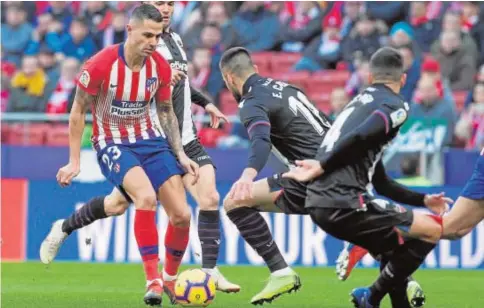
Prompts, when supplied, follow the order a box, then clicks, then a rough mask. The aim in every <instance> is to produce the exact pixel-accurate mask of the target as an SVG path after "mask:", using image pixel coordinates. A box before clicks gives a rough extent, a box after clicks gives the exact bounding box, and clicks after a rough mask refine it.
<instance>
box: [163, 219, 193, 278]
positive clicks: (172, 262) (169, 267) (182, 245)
mask: <svg viewBox="0 0 484 308" xmlns="http://www.w3.org/2000/svg"><path fill="white" fill-rule="evenodd" d="M189 235H190V227H185V228H177V227H174V226H173V225H172V224H171V223H170V224H168V228H167V229H166V234H165V249H166V253H165V266H164V270H165V272H166V273H167V274H168V275H170V276H175V275H176V274H177V272H178V268H179V267H180V264H181V261H182V259H183V255H184V254H185V250H186V249H187V245H188V237H189Z"/></svg>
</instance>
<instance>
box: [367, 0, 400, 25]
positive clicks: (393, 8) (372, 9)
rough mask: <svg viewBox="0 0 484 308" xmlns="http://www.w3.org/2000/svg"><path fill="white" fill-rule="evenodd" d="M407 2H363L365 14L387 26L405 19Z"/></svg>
mask: <svg viewBox="0 0 484 308" xmlns="http://www.w3.org/2000/svg"><path fill="white" fill-rule="evenodd" d="M408 5H409V2H405V1H389V2H380V1H365V6H366V12H367V13H368V14H370V15H371V16H373V17H375V18H376V19H380V20H383V21H384V22H385V23H386V24H387V25H388V26H390V25H393V24H394V23H395V22H397V21H399V20H405V19H406V18H407V12H408Z"/></svg>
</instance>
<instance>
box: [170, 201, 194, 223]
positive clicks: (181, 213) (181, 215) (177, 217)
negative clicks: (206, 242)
mask: <svg viewBox="0 0 484 308" xmlns="http://www.w3.org/2000/svg"><path fill="white" fill-rule="evenodd" d="M191 218H192V213H191V212H190V209H189V206H188V204H187V205H186V206H183V208H182V207H180V209H178V210H177V211H174V212H173V213H171V216H170V223H171V224H172V225H173V226H174V227H177V228H185V227H189V226H190V220H191Z"/></svg>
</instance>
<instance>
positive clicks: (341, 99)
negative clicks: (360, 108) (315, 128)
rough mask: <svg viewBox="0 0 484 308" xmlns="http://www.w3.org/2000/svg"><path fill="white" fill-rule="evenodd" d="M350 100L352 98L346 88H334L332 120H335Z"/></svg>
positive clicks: (332, 93) (332, 94)
mask: <svg viewBox="0 0 484 308" xmlns="http://www.w3.org/2000/svg"><path fill="white" fill-rule="evenodd" d="M349 102H350V99H349V98H348V95H346V92H345V89H344V88H335V89H333V92H331V109H332V113H331V115H330V118H331V120H333V121H334V120H335V119H336V118H337V117H338V115H339V114H340V113H341V111H343V109H344V108H345V107H346V105H347V104H348V103H349Z"/></svg>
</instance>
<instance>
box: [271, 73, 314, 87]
mask: <svg viewBox="0 0 484 308" xmlns="http://www.w3.org/2000/svg"><path fill="white" fill-rule="evenodd" d="M273 77H274V78H275V79H278V80H282V81H285V82H287V83H290V84H292V85H295V86H296V87H298V88H301V89H302V90H305V89H306V88H307V84H308V81H309V78H310V75H309V73H308V72H288V73H280V74H273Z"/></svg>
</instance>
